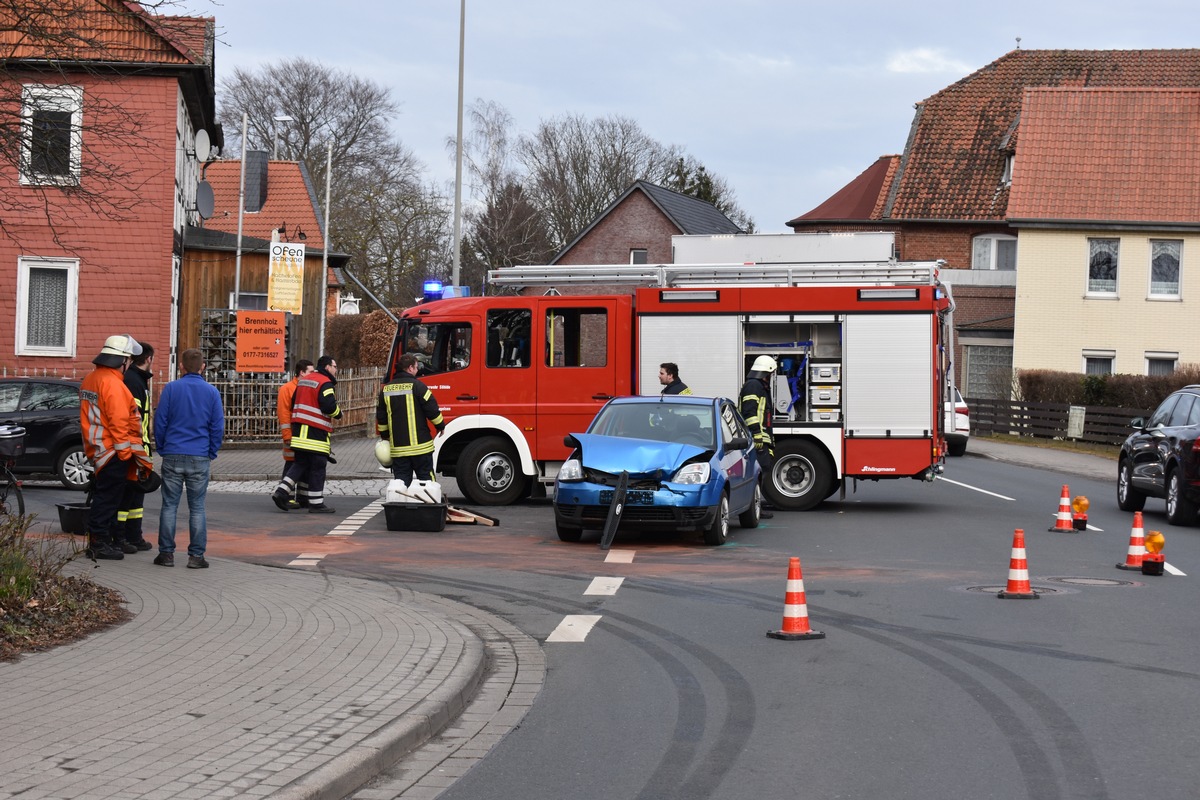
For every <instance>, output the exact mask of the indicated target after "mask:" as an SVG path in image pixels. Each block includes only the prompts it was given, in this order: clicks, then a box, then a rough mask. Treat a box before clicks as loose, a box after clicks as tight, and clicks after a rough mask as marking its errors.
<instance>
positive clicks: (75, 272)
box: [15, 257, 79, 358]
mask: <svg viewBox="0 0 1200 800" xmlns="http://www.w3.org/2000/svg"><path fill="white" fill-rule="evenodd" d="M31 269H62V270H65V271H66V273H67V307H66V309H65V313H66V323H65V330H64V331H63V346H62V347H42V346H36V345H31V344H29V343H28V334H29V316H30V312H31V309H30V307H29V305H30V303H29V271H30V270H31ZM34 313H36V311H35V312H34ZM78 319H79V259H77V258H33V257H21V258H18V259H17V330H16V348H15V349H16V354H17V355H19V356H65V357H70V358H74V357H75V344H76V339H75V336H76V329H77V325H76V323H77V321H78Z"/></svg>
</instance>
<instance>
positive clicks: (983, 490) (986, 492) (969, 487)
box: [937, 475, 1017, 503]
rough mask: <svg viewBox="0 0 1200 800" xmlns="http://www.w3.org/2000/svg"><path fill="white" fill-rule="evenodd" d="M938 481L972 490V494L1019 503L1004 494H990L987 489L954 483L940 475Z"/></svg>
mask: <svg viewBox="0 0 1200 800" xmlns="http://www.w3.org/2000/svg"><path fill="white" fill-rule="evenodd" d="M937 479H938V480H939V481H945V482H946V483H952V484H954V485H955V486H961V487H963V488H964V489H970V490H971V491H972V492H979V493H981V494H990V495H991V496H992V497H999V498H1000V499H1001V500H1012V501H1013V502H1014V503H1015V502H1016V501H1017V499H1016V498H1015V497H1006V496H1005V495H1002V494H996V493H995V492H989V491H988V490H987V489H980V488H979V487H978V486H972V485H971V484H969V483H959V482H958V481H952V480H950V479H949V478H943V477H942V476H941V475H938V476H937Z"/></svg>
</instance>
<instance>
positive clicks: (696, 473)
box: [673, 463, 710, 483]
mask: <svg viewBox="0 0 1200 800" xmlns="http://www.w3.org/2000/svg"><path fill="white" fill-rule="evenodd" d="M709 474H710V470H709V467H708V464H707V463H704V464H687V465H686V466H684V467H683V469H681V470H679V471H678V472H676V473H675V477H674V479H673V480H674V482H675V483H708V476H709Z"/></svg>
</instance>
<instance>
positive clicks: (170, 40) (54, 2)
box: [0, 0, 215, 65]
mask: <svg viewBox="0 0 1200 800" xmlns="http://www.w3.org/2000/svg"><path fill="white" fill-rule="evenodd" d="M20 10H22V11H23V12H25V13H26V15H27V16H26V17H25V18H23V19H22V20H21V21H20V22H19V23H17V24H11V23H10V24H0V53H3V55H4V57H5V58H9V59H18V60H20V59H34V60H46V59H49V60H60V61H100V62H109V63H137V64H178V65H188V64H207V63H208V62H209V61H210V60H211V57H210V52H211V46H212V42H213V37H212V33H213V29H214V27H215V22H214V20H213V19H212V18H201V17H156V16H154V15H152V14H149V13H147V12H146V11H145V10H144V9H142V8H141V6H139V5H138V4H137V3H135V2H130V0H111V1H109V2H105V1H104V0H46V1H45V2H42V0H31V1H30V2H29V4H28V7H27V8H21V9H20ZM10 13H11V11H10Z"/></svg>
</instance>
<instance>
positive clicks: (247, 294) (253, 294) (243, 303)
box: [229, 291, 267, 311]
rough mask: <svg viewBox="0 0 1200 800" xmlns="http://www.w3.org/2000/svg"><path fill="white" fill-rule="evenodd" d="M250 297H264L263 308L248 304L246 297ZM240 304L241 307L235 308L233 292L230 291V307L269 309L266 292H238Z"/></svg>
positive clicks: (257, 309)
mask: <svg viewBox="0 0 1200 800" xmlns="http://www.w3.org/2000/svg"><path fill="white" fill-rule="evenodd" d="M248 297H257V298H262V308H257V307H254V308H251V307H250V306H248V305H246V298H248ZM238 304H239V305H241V308H236V309H235V308H233V292H230V293H229V308H231V309H233V310H234V311H266V310H267V293H266V292H245V291H242V292H238Z"/></svg>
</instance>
